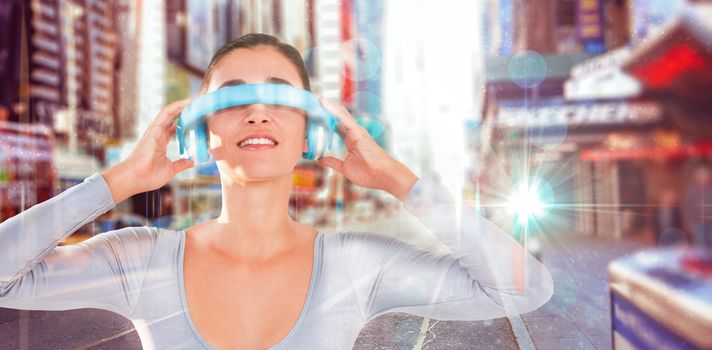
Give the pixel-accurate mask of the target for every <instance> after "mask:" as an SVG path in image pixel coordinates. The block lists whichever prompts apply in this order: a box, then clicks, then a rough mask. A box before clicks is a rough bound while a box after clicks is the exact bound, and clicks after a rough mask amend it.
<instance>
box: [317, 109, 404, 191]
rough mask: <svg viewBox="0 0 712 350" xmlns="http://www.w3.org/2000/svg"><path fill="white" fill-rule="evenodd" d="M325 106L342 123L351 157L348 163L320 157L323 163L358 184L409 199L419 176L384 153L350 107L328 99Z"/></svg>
mask: <svg viewBox="0 0 712 350" xmlns="http://www.w3.org/2000/svg"><path fill="white" fill-rule="evenodd" d="M321 103H322V105H324V107H326V108H327V109H328V110H329V111H331V113H332V114H334V116H336V118H337V119H338V120H339V124H337V127H338V128H339V131H340V134H341V136H342V138H343V139H344V144H345V145H346V150H347V151H348V154H347V155H346V157H345V158H344V160H339V159H337V158H334V157H322V158H319V164H320V165H322V166H327V167H329V168H332V169H334V170H336V171H338V172H340V173H342V174H344V176H346V177H347V178H348V179H349V181H351V182H353V183H354V184H356V185H359V186H363V187H367V188H374V189H379V190H384V191H386V192H388V193H390V194H392V195H393V196H395V197H396V198H398V199H400V200H401V201H403V200H405V197H406V195H407V194H408V192H410V189H411V188H412V187H413V185H414V184H415V182H416V181H418V177H417V176H416V175H415V174H414V173H413V172H412V171H410V169H408V167H406V166H405V165H404V164H403V163H401V162H399V161H397V160H396V159H394V158H393V157H391V156H390V155H389V154H388V153H387V152H386V151H385V150H383V148H381V146H379V145H378V144H377V143H376V141H374V140H373V138H371V135H369V134H368V132H367V131H366V130H365V129H364V128H363V127H362V126H361V125H359V124H358V123H357V122H356V119H354V117H353V116H351V113H349V112H348V111H347V110H346V108H344V107H343V106H339V105H336V104H334V103H331V102H329V101H327V100H326V99H324V98H322V99H321Z"/></svg>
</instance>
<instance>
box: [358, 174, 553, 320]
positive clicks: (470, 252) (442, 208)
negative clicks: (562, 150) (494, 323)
mask: <svg viewBox="0 0 712 350" xmlns="http://www.w3.org/2000/svg"><path fill="white" fill-rule="evenodd" d="M404 207H405V208H406V210H408V211H409V212H410V213H411V214H413V215H415V216H416V217H417V218H418V219H419V221H420V222H421V223H423V225H424V226H425V227H426V228H428V229H429V231H431V232H432V233H433V234H435V235H436V236H437V237H438V238H439V239H440V240H441V241H442V242H443V243H444V244H445V245H446V246H447V247H449V248H450V250H451V251H452V252H451V253H449V254H436V253H432V252H429V251H425V250H422V249H419V248H416V247H414V246H411V245H409V244H407V243H404V242H402V241H399V240H397V239H395V238H389V237H385V236H380V235H373V234H365V235H364V234H361V235H359V234H351V235H350V236H348V238H347V239H348V240H350V242H348V244H347V245H346V247H347V249H346V251H347V252H348V253H347V254H346V256H347V258H346V259H345V260H346V263H347V268H348V269H349V274H350V275H351V277H352V279H353V281H354V290H355V291H356V294H357V298H358V299H359V302H360V304H361V307H362V311H363V313H364V317H365V318H366V319H371V318H374V317H377V316H378V315H381V314H383V313H386V312H394V311H400V312H407V313H411V314H415V315H419V316H423V317H430V318H436V319H441V320H481V319H489V318H496V317H502V316H505V315H507V314H520V313H526V312H530V311H533V310H535V309H537V308H539V307H540V306H541V305H543V304H544V303H545V302H546V301H547V300H549V298H550V297H551V295H552V293H553V282H552V278H551V275H550V274H549V272H548V271H547V269H546V268H545V267H544V266H543V265H542V264H541V263H540V262H539V261H537V260H536V259H535V258H534V257H533V256H531V255H530V254H529V253H527V252H526V251H525V250H524V249H523V247H522V246H521V245H519V244H518V243H517V242H515V241H514V240H513V239H511V238H510V237H509V236H507V235H506V234H505V233H503V232H502V231H501V230H499V229H498V228H497V227H496V226H494V225H493V224H492V223H491V222H489V221H488V220H486V219H484V218H483V217H481V216H479V215H477V214H476V213H475V212H474V210H473V209H471V208H458V207H456V205H455V203H454V201H453V200H452V198H451V197H450V196H449V195H448V194H447V192H446V191H445V190H444V189H443V188H441V187H440V186H438V185H436V184H435V183H433V182H431V181H429V180H427V179H420V180H418V182H417V183H416V184H415V186H413V188H412V190H411V191H410V192H409V193H408V195H407V197H406V199H405V202H404Z"/></svg>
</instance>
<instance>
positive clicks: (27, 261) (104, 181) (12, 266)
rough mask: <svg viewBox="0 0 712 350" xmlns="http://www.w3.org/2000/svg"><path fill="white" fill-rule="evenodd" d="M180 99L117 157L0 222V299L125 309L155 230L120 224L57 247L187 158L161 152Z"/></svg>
mask: <svg viewBox="0 0 712 350" xmlns="http://www.w3.org/2000/svg"><path fill="white" fill-rule="evenodd" d="M187 102H188V101H187V100H184V101H179V102H176V103H173V104H171V105H168V106H167V107H165V108H164V109H163V110H161V112H160V113H159V114H158V116H157V117H156V119H155V120H154V122H153V123H152V124H151V126H149V127H148V129H147V130H146V132H145V133H144V134H143V136H142V137H141V140H140V141H139V143H138V145H137V146H136V148H135V149H134V151H133V152H132V153H131V155H130V156H129V157H128V159H127V160H125V161H124V162H121V163H119V164H118V165H116V166H114V167H112V168H110V169H109V170H107V171H105V172H104V173H102V174H94V175H92V176H91V177H89V178H88V179H86V180H85V181H84V182H83V183H81V184H79V185H77V186H74V187H72V188H70V189H68V190H67V191H65V192H63V193H61V194H59V195H58V196H56V197H54V198H52V199H50V200H48V201H45V202H43V203H40V204H37V205H35V206H33V207H32V208H29V209H27V210H25V211H23V212H22V213H20V214H18V215H16V216H15V217H12V218H10V219H8V220H6V221H5V222H3V223H2V224H0V307H12V308H20V309H42V310H64V309H73V308H80V307H97V308H103V309H107V310H111V311H115V312H118V313H120V314H122V315H124V316H126V317H128V316H129V315H130V312H131V310H132V308H133V306H132V305H133V303H134V302H135V301H136V299H137V298H138V292H139V290H140V286H141V284H142V282H143V276H144V274H145V271H146V268H147V266H148V262H149V260H150V256H151V254H152V252H153V247H154V246H155V240H156V236H157V231H156V230H155V229H149V228H145V227H144V228H127V229H122V230H118V231H112V232H108V233H104V234H101V235H97V236H95V237H93V238H91V239H89V240H87V241H85V242H82V243H80V244H76V245H71V246H66V247H58V244H59V243H60V242H61V241H63V240H64V239H65V238H67V237H68V236H69V235H71V234H72V233H73V232H74V231H76V230H77V229H78V228H79V227H81V226H83V225H85V224H86V223H88V222H90V221H92V220H93V219H94V218H96V217H97V216H98V215H101V214H103V213H105V212H106V211H108V210H109V209H111V208H112V207H113V206H114V205H115V203H118V202H120V201H122V200H124V199H125V198H128V197H129V196H131V195H133V194H135V193H139V192H144V191H149V190H152V189H155V188H159V187H161V186H162V185H164V184H165V183H167V182H168V181H169V180H170V179H171V178H172V177H173V176H175V174H176V173H178V172H180V171H182V170H184V169H186V168H189V167H191V166H192V162H191V161H189V160H186V159H181V160H178V161H171V160H169V159H168V158H166V152H165V150H166V145H167V143H168V141H169V140H170V138H171V136H172V135H173V131H174V130H175V125H174V123H173V121H174V120H175V119H176V118H177V117H178V115H179V113H180V110H181V109H182V108H183V107H184V106H185V105H187Z"/></svg>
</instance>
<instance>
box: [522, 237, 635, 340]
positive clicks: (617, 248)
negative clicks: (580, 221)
mask: <svg viewBox="0 0 712 350" xmlns="http://www.w3.org/2000/svg"><path fill="white" fill-rule="evenodd" d="M543 245H544V249H543V251H544V253H543V259H542V260H543V263H544V264H545V265H546V266H547V268H548V269H549V271H550V272H551V274H552V276H553V277H554V285H555V286H554V296H553V297H552V298H551V300H550V301H549V302H548V303H547V304H545V305H544V306H543V307H541V308H540V309H538V310H536V311H533V312H530V313H528V314H524V315H522V319H523V320H524V322H525V324H526V327H527V330H528V332H529V334H530V336H531V338H532V340H533V341H534V344H535V346H536V348H537V349H546V350H548V349H598V350H602V349H610V348H611V317H610V316H611V314H610V303H609V296H608V272H607V266H608V263H609V262H610V261H612V260H615V259H617V258H619V257H622V256H624V255H627V254H630V253H632V252H634V251H636V250H638V249H640V248H642V247H643V246H642V244H640V243H637V242H633V241H625V240H621V241H609V240H600V239H594V238H591V237H585V236H581V235H574V234H571V235H569V236H568V237H566V238H565V239H564V240H562V241H558V240H556V239H552V238H550V239H548V240H547V242H544V243H543Z"/></svg>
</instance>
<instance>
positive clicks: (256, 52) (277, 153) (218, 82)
mask: <svg viewBox="0 0 712 350" xmlns="http://www.w3.org/2000/svg"><path fill="white" fill-rule="evenodd" d="M240 84H287V85H292V86H295V87H298V88H304V86H303V84H302V82H301V79H300V77H299V72H298V71H297V68H296V67H295V66H294V64H293V63H292V62H291V61H289V60H288V59H287V58H286V57H285V56H284V55H282V54H281V53H280V52H279V51H277V49H275V48H273V47H270V46H258V47H254V48H249V49H236V50H233V51H232V52H230V53H229V54H227V55H226V56H225V57H223V58H222V59H221V60H220V62H219V63H218V64H217V65H216V66H215V68H214V70H213V73H212V75H211V77H210V81H209V82H208V87H207V92H212V91H215V90H217V89H219V88H221V87H226V86H234V85H240ZM305 127H306V114H305V112H304V111H302V110H299V109H295V108H289V107H283V106H269V105H264V104H254V105H246V106H236V107H233V108H229V109H225V110H222V111H220V112H218V113H215V114H213V115H212V116H211V117H210V118H208V131H209V149H210V152H211V153H212V155H213V157H214V158H215V160H216V162H217V165H218V169H219V170H220V173H221V175H229V176H231V177H236V179H237V180H240V181H259V180H267V179H270V178H274V177H279V176H284V175H286V174H290V173H291V172H292V170H293V169H294V166H295V165H296V164H297V162H298V161H299V159H301V157H302V153H303V152H305V151H306V142H305V130H304V128H305ZM265 139H268V140H269V141H268V144H264V143H265ZM247 140H251V141H248V142H245V141H247ZM258 142H259V143H260V144H250V143H258ZM271 143H274V144H271Z"/></svg>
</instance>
